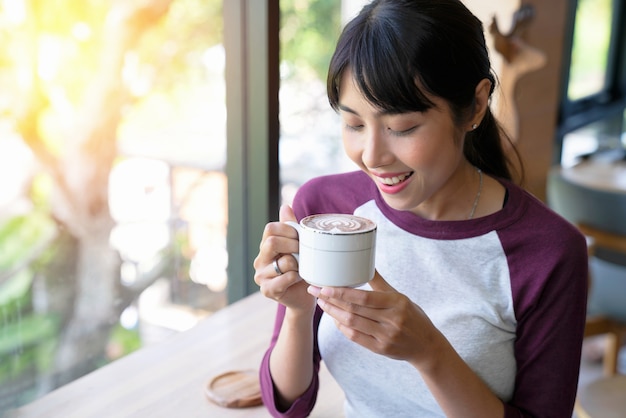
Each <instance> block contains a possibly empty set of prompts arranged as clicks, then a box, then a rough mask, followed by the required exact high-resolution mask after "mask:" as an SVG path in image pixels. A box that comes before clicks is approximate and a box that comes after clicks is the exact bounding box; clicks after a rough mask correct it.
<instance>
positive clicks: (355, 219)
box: [302, 214, 376, 234]
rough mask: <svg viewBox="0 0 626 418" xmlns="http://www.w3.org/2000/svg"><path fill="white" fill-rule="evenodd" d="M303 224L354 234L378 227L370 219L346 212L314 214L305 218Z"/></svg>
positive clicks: (333, 232)
mask: <svg viewBox="0 0 626 418" xmlns="http://www.w3.org/2000/svg"><path fill="white" fill-rule="evenodd" d="M302 224H303V225H304V226H305V227H307V228H311V229H314V230H316V231H320V232H325V233H329V234H354V233H359V232H367V231H371V230H372V229H375V228H376V224H375V223H374V222H372V221H370V220H369V219H365V218H361V217H359V216H355V215H346V214H322V215H313V216H309V217H307V218H305V219H303V221H302Z"/></svg>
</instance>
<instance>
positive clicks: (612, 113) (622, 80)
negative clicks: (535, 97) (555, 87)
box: [554, 0, 626, 164]
mask: <svg viewBox="0 0 626 418" xmlns="http://www.w3.org/2000/svg"><path fill="white" fill-rule="evenodd" d="M577 6H578V0H571V1H570V4H569V12H568V17H567V24H566V27H565V31H566V32H565V33H566V36H565V42H564V48H563V51H564V57H563V70H562V78H561V79H562V84H561V88H560V90H561V94H560V109H559V119H558V121H557V132H556V141H555V148H556V149H555V152H554V163H555V164H560V162H561V157H562V149H563V140H564V137H565V135H567V134H568V133H570V132H572V131H574V130H576V129H579V128H581V127H584V126H586V125H589V124H591V123H593V122H597V121H600V120H603V119H608V118H612V117H616V116H618V115H619V114H620V113H623V112H624V110H625V109H626V0H614V3H613V12H612V23H611V24H612V26H611V28H612V31H611V36H610V44H609V56H608V57H607V68H606V73H605V76H606V82H605V85H604V88H603V89H602V90H601V91H600V92H598V93H596V94H592V95H589V96H585V97H583V98H580V99H578V100H570V99H569V96H568V86H569V82H570V68H571V63H572V49H573V43H574V42H573V41H574V30H575V25H576V9H577ZM623 130H624V126H622V131H623Z"/></svg>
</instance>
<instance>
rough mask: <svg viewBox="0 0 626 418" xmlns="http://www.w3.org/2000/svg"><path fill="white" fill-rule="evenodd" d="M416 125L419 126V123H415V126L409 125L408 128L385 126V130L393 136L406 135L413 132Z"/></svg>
mask: <svg viewBox="0 0 626 418" xmlns="http://www.w3.org/2000/svg"><path fill="white" fill-rule="evenodd" d="M418 127H419V125H415V126H411V127H410V128H408V129H400V130H396V129H391V128H387V130H388V131H389V132H390V133H391V134H392V135H395V136H406V135H410V134H411V133H413V132H414V131H415V130H416V129H417V128H418Z"/></svg>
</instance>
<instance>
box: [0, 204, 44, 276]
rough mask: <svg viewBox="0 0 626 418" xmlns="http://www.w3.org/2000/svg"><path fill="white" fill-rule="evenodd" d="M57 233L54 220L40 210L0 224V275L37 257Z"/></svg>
mask: <svg viewBox="0 0 626 418" xmlns="http://www.w3.org/2000/svg"><path fill="white" fill-rule="evenodd" d="M55 234H56V227H55V224H54V222H52V220H51V219H50V218H49V217H48V216H46V215H45V214H42V213H39V212H33V213H30V214H28V215H21V216H16V217H14V218H11V219H9V220H7V221H5V222H4V223H3V224H0V243H1V244H0V246H1V247H2V251H0V277H1V275H2V272H7V271H10V270H12V269H13V268H15V267H16V266H17V265H19V264H20V263H23V262H24V260H28V259H33V258H34V257H36V256H37V254H38V252H39V251H40V250H41V249H42V246H44V245H45V244H46V243H48V242H49V241H50V240H51V239H52V238H53V237H54V236H55Z"/></svg>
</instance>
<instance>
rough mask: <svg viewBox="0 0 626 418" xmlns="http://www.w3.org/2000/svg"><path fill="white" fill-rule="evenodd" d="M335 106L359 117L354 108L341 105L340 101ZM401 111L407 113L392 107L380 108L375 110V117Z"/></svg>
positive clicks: (397, 113) (398, 113)
mask: <svg viewBox="0 0 626 418" xmlns="http://www.w3.org/2000/svg"><path fill="white" fill-rule="evenodd" d="M337 108H338V109H339V110H341V111H343V112H347V113H352V114H353V115H355V116H359V117H361V115H359V113H358V112H357V111H356V110H353V109H351V108H349V107H348V106H346V105H343V104H341V103H339V105H338V106H337ZM402 113H407V112H401V111H399V110H394V109H381V110H379V111H377V112H376V117H380V116H387V115H401V114H402Z"/></svg>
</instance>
